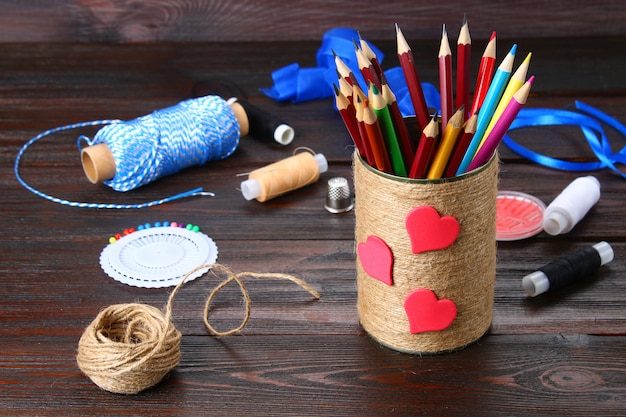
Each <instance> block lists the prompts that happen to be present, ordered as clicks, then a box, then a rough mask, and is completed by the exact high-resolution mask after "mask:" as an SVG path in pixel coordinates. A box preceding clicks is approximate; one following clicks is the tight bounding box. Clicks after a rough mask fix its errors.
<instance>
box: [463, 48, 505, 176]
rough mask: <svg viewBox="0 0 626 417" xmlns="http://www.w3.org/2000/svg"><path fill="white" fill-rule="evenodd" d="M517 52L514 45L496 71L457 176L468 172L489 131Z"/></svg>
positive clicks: (479, 111)
mask: <svg viewBox="0 0 626 417" xmlns="http://www.w3.org/2000/svg"><path fill="white" fill-rule="evenodd" d="M516 51H517V45H513V47H512V48H511V50H510V51H509V53H508V54H507V55H506V57H505V58H504V59H503V60H502V63H501V64H500V66H499V67H498V69H497V70H496V73H495V74H494V75H493V80H492V81H491V84H490V85H489V90H487V94H486V96H485V100H484V101H483V105H482V106H481V108H480V110H478V121H477V126H476V133H475V134H474V137H473V138H472V142H470V145H469V147H468V148H467V151H466V152H465V156H463V160H462V161H461V165H459V169H458V170H457V172H456V175H461V174H463V173H464V172H465V171H466V170H467V167H468V166H469V164H470V163H471V162H472V159H473V158H474V155H475V154H476V152H477V151H478V148H479V146H480V143H481V141H482V138H483V135H484V134H485V131H486V130H487V126H489V122H490V121H491V118H492V117H493V113H494V112H495V110H496V106H497V105H498V102H499V101H500V97H501V96H502V93H503V92H504V89H505V88H506V85H507V83H508V81H509V77H510V76H511V72H512V71H513V61H514V60H515V52H516Z"/></svg>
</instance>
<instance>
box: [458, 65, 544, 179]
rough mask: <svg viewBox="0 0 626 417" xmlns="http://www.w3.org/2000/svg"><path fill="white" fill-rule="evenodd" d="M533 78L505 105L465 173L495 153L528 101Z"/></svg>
mask: <svg viewBox="0 0 626 417" xmlns="http://www.w3.org/2000/svg"><path fill="white" fill-rule="evenodd" d="M534 80H535V77H534V76H532V77H530V78H529V79H528V81H526V83H524V85H523V86H522V87H521V88H520V89H519V90H517V92H516V93H515V94H514V95H513V97H511V100H510V101H509V104H507V106H506V108H505V109H504V111H503V112H502V114H501V115H500V117H499V118H498V121H497V122H496V124H495V125H494V126H493V129H491V132H489V136H487V138H486V139H485V142H484V143H483V144H482V146H481V147H480V148H479V149H478V152H476V155H475V156H474V158H473V159H472V162H470V164H469V166H468V167H467V172H469V171H471V170H473V169H476V168H478V167H480V166H482V165H484V164H486V163H487V162H488V161H489V159H491V156H492V155H493V153H494V152H495V151H496V148H497V147H498V145H499V144H500V142H501V141H502V138H503V137H504V135H505V134H506V132H507V130H509V127H510V126H511V123H513V120H515V118H516V117H517V114H518V113H519V111H520V110H521V108H522V107H524V104H526V100H527V99H528V94H529V93H530V87H531V86H532V84H533V81H534Z"/></svg>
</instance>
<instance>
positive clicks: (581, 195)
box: [543, 176, 600, 236]
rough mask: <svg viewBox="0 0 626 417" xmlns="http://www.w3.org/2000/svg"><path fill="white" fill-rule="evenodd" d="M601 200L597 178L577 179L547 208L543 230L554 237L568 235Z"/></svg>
mask: <svg viewBox="0 0 626 417" xmlns="http://www.w3.org/2000/svg"><path fill="white" fill-rule="evenodd" d="M599 199H600V182H599V181H598V179H597V178H595V177H593V176H587V177H579V178H576V179H575V180H574V181H572V182H571V183H570V184H569V185H568V186H567V187H565V189H564V190H563V191H561V193H560V194H559V195H558V196H557V197H556V198H555V199H554V201H552V203H550V205H549V206H548V207H547V208H546V211H545V213H544V215H543V229H544V230H545V231H546V232H547V233H548V234H550V235H553V236H554V235H559V234H564V233H568V232H569V231H570V230H572V228H573V227H574V226H576V224H577V223H578V222H579V221H581V220H582V218H583V217H585V215H586V214H587V212H588V211H589V210H590V209H591V207H593V206H594V205H595V204H596V203H597V202H598V200H599Z"/></svg>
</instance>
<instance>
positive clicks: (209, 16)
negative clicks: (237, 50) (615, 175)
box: [0, 0, 626, 43]
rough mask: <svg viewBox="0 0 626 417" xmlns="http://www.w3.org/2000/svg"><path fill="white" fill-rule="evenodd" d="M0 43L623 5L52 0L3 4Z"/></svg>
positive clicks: (256, 33) (412, 23) (383, 32)
mask: <svg viewBox="0 0 626 417" xmlns="http://www.w3.org/2000/svg"><path fill="white" fill-rule="evenodd" d="M0 6H1V7H2V11H3V13H2V15H0V27H1V28H2V30H0V42H44V43H45V42H105V43H111V42H113V43H120V42H122V43H123V42H154V41H159V42H164V41H165V42H171V41H173V42H207V41H210V42H230V41H263V42H265V41H282V40H286V39H290V40H293V41H303V40H309V41H310V40H317V39H320V38H321V37H322V35H323V34H324V33H325V32H326V31H327V30H328V29H331V28H333V27H355V28H356V27H358V28H360V29H361V30H362V31H363V33H364V35H366V36H367V37H368V38H370V39H376V40H382V39H392V38H393V33H390V30H393V25H394V24H395V23H398V24H400V26H401V27H402V28H403V32H404V33H405V35H407V36H409V37H410V38H411V39H437V38H438V37H439V36H440V35H441V25H442V24H443V23H446V24H447V25H449V27H452V26H453V25H454V27H456V26H457V25H460V24H461V21H462V20H463V14H467V16H468V19H469V22H470V28H471V33H472V35H473V36H480V37H483V38H484V37H488V36H489V35H490V34H491V32H492V31H493V30H495V31H497V32H498V34H499V36H501V37H502V38H512V37H537V38H541V37H553V36H606V35H620V34H622V35H623V34H624V33H625V32H624V25H623V21H624V18H625V17H626V6H625V5H624V3H623V2H620V1H615V0H601V1H598V0H584V1H576V2H575V3H572V2H571V1H568V0H552V1H550V0H518V1H516V2H515V3H511V2H510V1H507V0H494V1H489V2H484V1H476V0H472V1H459V0H453V1H447V2H445V3H439V2H432V1H425V0H422V1H412V2H407V1H388V2H385V3H384V6H383V5H382V4H381V3H379V2H372V1H369V2H368V1H359V2H356V1H335V0H330V1H329V0H327V1H310V0H309V1H307V0H299V1H292V2H290V3H289V7H285V3H284V2H282V1H277V0H261V1H258V0H236V1H232V0H229V1H226V0H218V1H211V2H205V1H200V0H177V1H165V0H153V1H150V2H136V1H128V0H111V1H97V0H73V1H63V0H54V1H46V2H14V1H2V2H0Z"/></svg>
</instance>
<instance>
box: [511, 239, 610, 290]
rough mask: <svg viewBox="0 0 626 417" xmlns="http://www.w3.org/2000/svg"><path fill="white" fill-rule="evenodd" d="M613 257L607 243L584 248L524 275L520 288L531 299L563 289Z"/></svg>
mask: <svg viewBox="0 0 626 417" xmlns="http://www.w3.org/2000/svg"><path fill="white" fill-rule="evenodd" d="M613 255H614V254H613V248H611V246H610V245H609V244H608V243H607V242H599V243H596V244H595V245H593V246H586V247H584V248H582V249H580V250H578V251H576V252H573V253H570V254H568V255H566V256H564V257H562V258H559V259H556V260H554V261H552V262H550V263H549V264H547V265H545V266H543V267H541V268H539V269H538V270H537V271H535V272H533V273H532V274H529V275H526V276H525V277H524V278H523V279H522V287H523V288H524V290H525V291H526V293H527V294H528V295H530V296H531V297H535V296H537V295H539V294H543V293H544V292H546V291H554V290H557V289H559V288H563V287H565V286H567V285H569V284H571V283H572V282H574V281H577V280H579V279H581V278H584V277H587V276H589V275H591V274H593V273H594V272H595V271H596V270H597V269H598V268H600V267H601V266H602V265H605V264H607V263H609V262H611V261H612V260H613Z"/></svg>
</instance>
